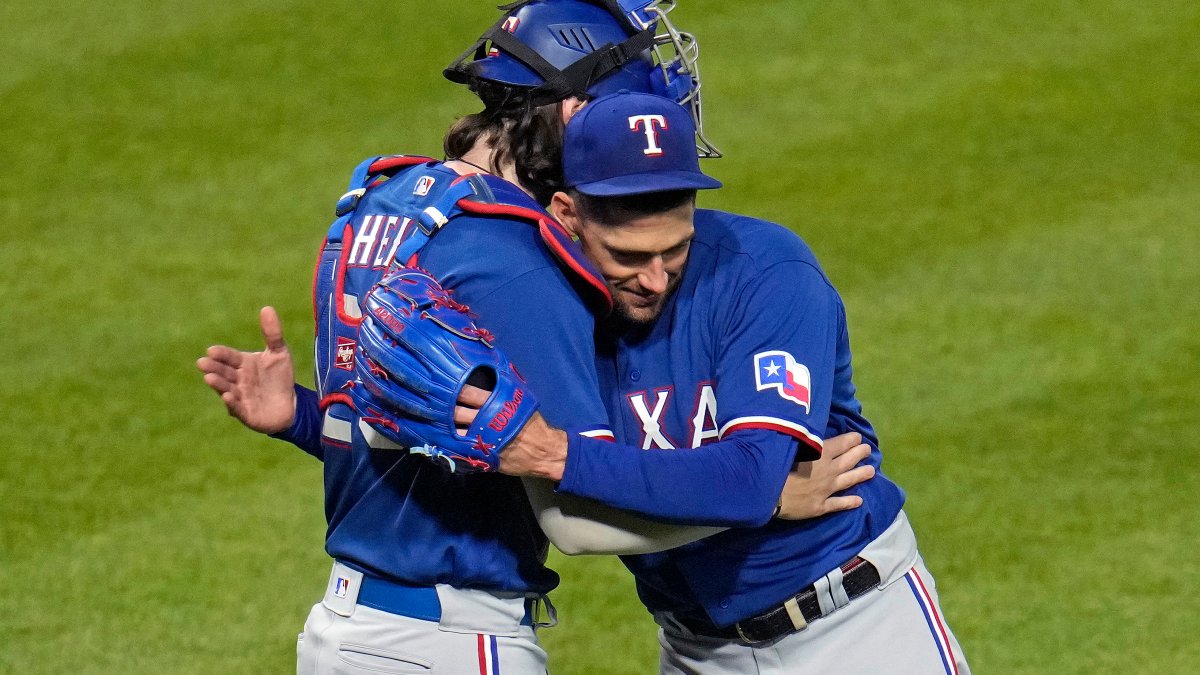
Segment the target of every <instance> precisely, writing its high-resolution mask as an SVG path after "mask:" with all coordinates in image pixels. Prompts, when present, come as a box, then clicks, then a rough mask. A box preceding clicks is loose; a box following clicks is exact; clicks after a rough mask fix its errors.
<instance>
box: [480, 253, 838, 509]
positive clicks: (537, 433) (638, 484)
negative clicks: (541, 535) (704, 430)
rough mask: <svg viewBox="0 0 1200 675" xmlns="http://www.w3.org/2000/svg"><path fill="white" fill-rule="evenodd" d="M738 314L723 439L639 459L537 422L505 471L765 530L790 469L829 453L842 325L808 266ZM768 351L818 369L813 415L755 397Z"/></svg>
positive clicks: (729, 347) (625, 505) (752, 290)
mask: <svg viewBox="0 0 1200 675" xmlns="http://www.w3.org/2000/svg"><path fill="white" fill-rule="evenodd" d="M801 281H803V282H804V283H800V282H801ZM735 304H736V306H735V307H734V308H733V309H732V310H731V311H730V318H729V320H728V325H727V326H724V327H722V334H723V335H724V336H727V337H728V339H723V340H721V343H722V344H725V345H726V348H725V351H724V352H723V353H722V355H721V358H720V363H719V366H718V373H717V376H718V377H717V397H718V400H720V401H721V409H720V419H719V420H718V421H719V423H720V426H721V430H722V435H721V438H720V440H719V441H717V442H715V443H710V444H708V445H704V446H701V447H699V448H693V449H680V450H672V451H662V450H643V449H641V448H639V447H636V446H628V445H621V444H606V443H599V442H596V441H595V440H594V439H589V438H580V437H575V436H569V437H568V436H561V435H558V434H556V433H555V432H554V430H553V429H549V428H546V427H545V426H539V424H538V423H537V421H536V420H531V423H530V424H529V425H527V427H526V430H525V431H528V432H529V433H528V434H526V433H524V432H523V433H522V435H520V436H518V437H517V439H516V440H515V441H514V442H513V443H512V444H511V445H510V447H509V449H506V450H505V452H504V453H503V454H502V455H501V470H502V471H504V472H506V473H512V474H515V475H536V476H541V477H545V478H549V479H551V480H560V481H561V482H560V484H559V491H560V492H563V493H566V494H572V495H575V496H580V497H587V498H590V499H595V500H598V501H601V502H603V503H605V504H609V505H611V506H615V507H618V508H622V509H627V510H631V511H635V512H638V513H642V514H645V515H648V516H650V517H653V518H661V519H668V520H671V521H677V522H685V523H699V522H703V523H708V524H724V525H729V526H754V525H761V524H763V523H765V522H766V521H768V520H769V519H770V518H771V517H772V514H773V513H774V512H775V508H776V505H777V503H778V496H779V494H780V491H781V489H782V488H783V485H784V481H785V479H786V478H787V475H788V472H789V470H790V469H791V467H792V464H793V462H794V461H795V460H796V459H797V458H799V459H811V458H812V457H813V456H815V455H816V454H817V453H819V451H820V449H821V446H822V440H821V436H820V435H819V434H818V433H817V432H816V431H815V430H821V431H823V430H824V429H825V427H826V422H827V418H828V412H829V400H830V392H831V390H832V383H833V359H834V356H835V353H836V337H837V335H838V334H839V331H840V330H841V329H842V327H843V325H844V320H845V319H844V315H843V314H842V311H841V302H840V299H839V298H838V297H837V294H836V292H834V291H833V289H832V288H830V287H829V286H828V284H827V283H826V282H825V281H824V278H823V277H822V276H821V275H820V274H819V273H818V272H817V271H816V270H815V269H813V268H811V267H809V266H807V265H806V264H804V263H781V264H777V265H775V266H773V267H771V268H768V270H767V271H765V272H764V273H762V274H759V275H756V278H755V279H753V281H752V282H751V283H750V284H749V285H748V287H747V290H746V291H744V292H743V293H742V294H740V296H739V299H738V300H737V301H736V303H735ZM780 307H786V308H788V311H783V312H781V311H779V308H780ZM771 351H780V352H784V351H787V352H788V353H791V354H793V356H795V357H796V358H798V359H801V361H802V362H806V363H808V364H809V365H810V366H812V368H811V371H812V375H811V381H810V382H809V383H808V389H809V391H810V392H811V397H810V400H809V401H808V402H807V406H802V405H801V404H800V403H796V402H794V401H791V400H789V399H788V398H786V397H783V396H780V395H777V392H776V391H775V389H774V388H773V387H770V386H768V387H767V388H766V389H762V388H759V387H756V385H757V382H756V379H755V368H756V363H755V359H756V356H757V355H760V354H763V353H767V352H771ZM785 365H786V364H785ZM798 452H799V453H800V454H798ZM506 461H507V465H506ZM714 495H719V498H714Z"/></svg>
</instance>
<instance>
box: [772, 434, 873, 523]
mask: <svg viewBox="0 0 1200 675" xmlns="http://www.w3.org/2000/svg"><path fill="white" fill-rule="evenodd" d="M870 454H871V446H869V445H867V444H865V443H863V442H862V434H859V433H857V432H850V433H846V434H842V435H841V436H835V437H833V438H830V439H828V440H826V441H825V447H824V450H823V451H822V452H821V458H820V459H817V460H814V461H812V462H800V463H799V464H797V465H796V468H795V469H793V470H792V472H791V473H790V474H788V478H787V482H786V483H784V486H783V493H782V494H781V495H780V502H779V503H780V504H781V505H782V507H781V508H780V511H779V513H778V514H777V515H776V517H777V518H782V519H784V520H802V519H805V518H816V517H817V516H823V515H825V514H827V513H834V512H836V511H846V510H849V509H856V508H858V507H859V506H862V497H859V496H858V495H840V496H837V493H839V492H841V491H843V490H846V489H847V488H852V487H854V486H855V485H858V484H859V483H863V482H865V481H868V480H870V479H871V478H872V477H874V476H875V467H873V466H871V465H869V464H867V465H865V466H858V463H859V462H861V461H863V460H864V459H866V458H867V457H868V456H869V455H870Z"/></svg>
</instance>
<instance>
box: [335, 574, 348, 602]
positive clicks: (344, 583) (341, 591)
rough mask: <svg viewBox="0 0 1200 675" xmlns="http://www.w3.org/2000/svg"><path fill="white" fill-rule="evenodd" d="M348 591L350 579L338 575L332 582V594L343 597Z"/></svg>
mask: <svg viewBox="0 0 1200 675" xmlns="http://www.w3.org/2000/svg"><path fill="white" fill-rule="evenodd" d="M349 592H350V580H349V579H347V578H346V577H338V578H337V581H335V582H334V586H333V594H334V595H336V596H337V597H339V598H344V597H346V594H347V593H349Z"/></svg>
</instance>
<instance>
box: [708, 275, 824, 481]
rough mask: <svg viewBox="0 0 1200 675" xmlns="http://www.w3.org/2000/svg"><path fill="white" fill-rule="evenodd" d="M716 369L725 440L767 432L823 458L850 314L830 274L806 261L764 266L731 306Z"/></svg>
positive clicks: (803, 453)
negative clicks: (839, 343) (841, 341)
mask: <svg viewBox="0 0 1200 675" xmlns="http://www.w3.org/2000/svg"><path fill="white" fill-rule="evenodd" d="M728 315H729V316H730V322H729V326H728V328H727V329H726V330H725V336H726V340H725V341H723V343H722V344H723V345H724V346H723V348H722V349H721V353H720V357H719V359H718V367H717V400H718V401H720V407H719V408H718V411H717V413H718V414H717V424H718V428H719V429H720V438H722V439H724V438H727V437H729V436H730V435H732V434H735V433H738V432H741V431H745V430H748V429H766V430H770V431H776V432H779V433H781V434H785V435H787V436H791V437H792V438H794V439H796V440H797V441H798V442H799V443H800V449H801V453H800V457H799V459H802V460H807V459H815V458H816V457H818V456H820V452H821V448H822V443H823V441H822V437H823V435H824V432H825V428H826V426H827V423H828V421H829V410H830V406H831V404H832V398H833V386H834V376H835V372H836V369H837V341H838V336H839V335H841V334H842V332H843V331H844V329H845V321H846V320H845V312H844V309H843V307H842V302H841V298H840V297H839V296H838V294H837V291H835V290H834V289H833V287H832V286H831V285H830V284H829V282H828V281H827V280H826V279H825V276H824V274H822V273H821V272H820V270H818V269H817V268H815V267H813V266H812V265H810V264H808V263H806V262H800V261H795V262H783V263H778V264H776V265H774V266H772V267H770V268H768V269H767V270H765V271H764V272H763V273H762V274H760V275H759V277H758V283H756V284H754V285H753V286H752V287H751V288H750V289H749V290H748V292H745V293H743V294H742V296H741V298H740V301H738V302H735V304H734V305H733V306H731V307H730V308H729V310H728Z"/></svg>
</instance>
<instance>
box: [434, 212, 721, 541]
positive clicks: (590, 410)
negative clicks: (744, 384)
mask: <svg viewBox="0 0 1200 675" xmlns="http://www.w3.org/2000/svg"><path fill="white" fill-rule="evenodd" d="M443 234H449V232H447V233H443ZM473 290H474V289H472V288H470V287H469V286H467V285H466V282H464V286H460V287H459V288H458V290H457V291H456V292H457V293H458V297H460V298H462V299H464V300H467V301H468V304H469V305H470V306H471V309H472V311H473V312H475V313H476V314H478V316H479V318H480V322H481V323H483V324H484V325H486V326H487V327H488V329H489V330H491V331H492V332H493V333H495V335H496V339H497V344H498V345H499V346H500V347H501V348H502V349H504V351H505V353H506V354H507V355H508V357H509V359H510V360H511V361H512V362H513V363H514V364H516V366H517V368H518V369H519V370H520V372H521V374H522V375H524V377H525V379H526V380H527V382H528V384H529V388H530V389H531V390H532V391H533V392H534V394H535V395H537V397H538V400H539V402H540V405H541V407H540V411H541V415H544V416H545V419H548V420H550V421H551V422H552V423H554V424H555V425H556V426H557V427H560V428H567V429H575V430H581V431H583V430H586V431H587V432H588V433H591V434H595V435H596V436H597V437H599V438H608V439H611V438H612V432H611V431H610V430H609V429H610V427H609V423H608V415H607V412H606V411H605V409H604V406H603V404H602V402H601V400H600V394H599V390H600V385H599V378H598V377H597V375H596V365H595V344H594V342H593V341H592V335H593V322H594V319H593V317H592V314H591V313H590V312H589V311H588V310H587V308H586V307H584V306H583V305H582V303H581V302H580V300H579V297H578V295H577V292H576V290H575V289H574V288H572V287H571V286H570V284H569V283H568V282H567V281H566V280H565V279H564V278H563V275H562V273H561V272H560V271H559V270H558V269H556V268H545V269H542V270H537V271H533V272H530V273H527V274H525V275H522V276H521V277H518V278H517V279H514V280H513V281H511V282H509V283H507V284H505V285H504V286H501V287H499V288H495V289H487V292H486V293H480V292H474V293H473V292H472V291H473ZM535 300H536V301H535ZM485 399H486V394H484V396H483V398H482V399H480V400H479V401H478V403H482V401H483V400H485ZM541 415H539V416H538V417H539V419H540V418H541ZM562 433H563V434H564V435H565V432H562ZM581 437H582V436H581ZM597 442H602V443H607V442H606V441H603V440H601V441H597ZM525 488H526V493H527V494H528V496H529V501H530V505H531V506H532V507H533V511H534V515H535V516H536V517H537V520H538V524H539V525H540V526H541V527H542V530H543V531H544V532H545V534H546V537H547V538H548V539H549V540H550V541H551V543H553V544H554V546H555V547H556V548H558V549H559V550H560V551H562V552H564V553H566V554H568V555H601V554H616V555H624V554H636V553H650V552H654V551H661V550H666V549H668V548H673V547H676V546H681V545H683V544H686V543H689V542H692V541H696V540H699V539H703V538H704V537H707V536H710V535H712V534H715V533H716V532H719V531H721V529H723V528H713V527H691V526H686V525H677V524H668V523H663V522H657V521H654V520H650V519H647V518H645V517H642V516H638V515H636V514H632V513H629V512H623V511H620V510H618V509H615V508H613V507H610V506H604V505H601V504H597V503H594V502H591V501H589V500H584V499H579V498H577V497H572V496H570V495H563V494H556V493H555V492H554V489H553V486H552V485H551V484H550V483H549V482H548V481H542V480H532V479H531V480H527V481H525Z"/></svg>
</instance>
